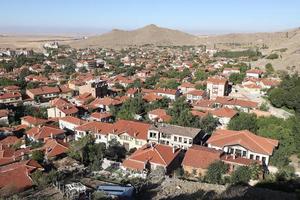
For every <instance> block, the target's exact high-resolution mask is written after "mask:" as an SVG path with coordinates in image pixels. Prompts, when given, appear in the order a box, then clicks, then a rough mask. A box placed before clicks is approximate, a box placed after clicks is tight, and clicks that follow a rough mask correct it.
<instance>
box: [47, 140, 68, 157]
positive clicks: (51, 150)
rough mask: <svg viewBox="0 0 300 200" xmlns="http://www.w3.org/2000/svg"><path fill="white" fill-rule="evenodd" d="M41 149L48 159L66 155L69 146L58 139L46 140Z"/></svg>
mask: <svg viewBox="0 0 300 200" xmlns="http://www.w3.org/2000/svg"><path fill="white" fill-rule="evenodd" d="M42 149H43V150H45V155H46V156H47V157H48V158H50V157H55V156H59V155H61V154H64V153H66V152H67V151H68V150H69V144H68V143H65V142H63V141H61V140H58V139H47V140H46V143H45V144H44V146H43V147H42Z"/></svg>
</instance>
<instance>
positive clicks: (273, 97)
mask: <svg viewBox="0 0 300 200" xmlns="http://www.w3.org/2000/svg"><path fill="white" fill-rule="evenodd" d="M286 96H287V93H286V90H284V89H282V88H274V89H272V90H271V91H270V92H269V99H270V101H271V103H272V104H273V105H274V106H275V107H277V108H281V107H282V106H283V105H284V104H285V98H286Z"/></svg>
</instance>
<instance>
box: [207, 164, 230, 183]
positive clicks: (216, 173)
mask: <svg viewBox="0 0 300 200" xmlns="http://www.w3.org/2000/svg"><path fill="white" fill-rule="evenodd" d="M226 172H227V165H226V164H225V163H223V162H222V161H215V162H213V163H211V164H210V165H209V166H208V169H207V172H206V175H205V177H204V178H205V180H207V181H208V182H209V183H214V184H220V183H222V175H223V174H225V173H226Z"/></svg>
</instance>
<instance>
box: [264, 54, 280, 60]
mask: <svg viewBox="0 0 300 200" xmlns="http://www.w3.org/2000/svg"><path fill="white" fill-rule="evenodd" d="M278 57H279V56H278V54H277V53H272V54H270V55H268V56H267V57H266V58H267V59H271V60H273V59H277V58H278Z"/></svg>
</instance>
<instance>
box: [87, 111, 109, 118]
mask: <svg viewBox="0 0 300 200" xmlns="http://www.w3.org/2000/svg"><path fill="white" fill-rule="evenodd" d="M91 117H93V118H95V119H105V118H109V117H112V114H110V113H109V112H93V113H92V114H91Z"/></svg>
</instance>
